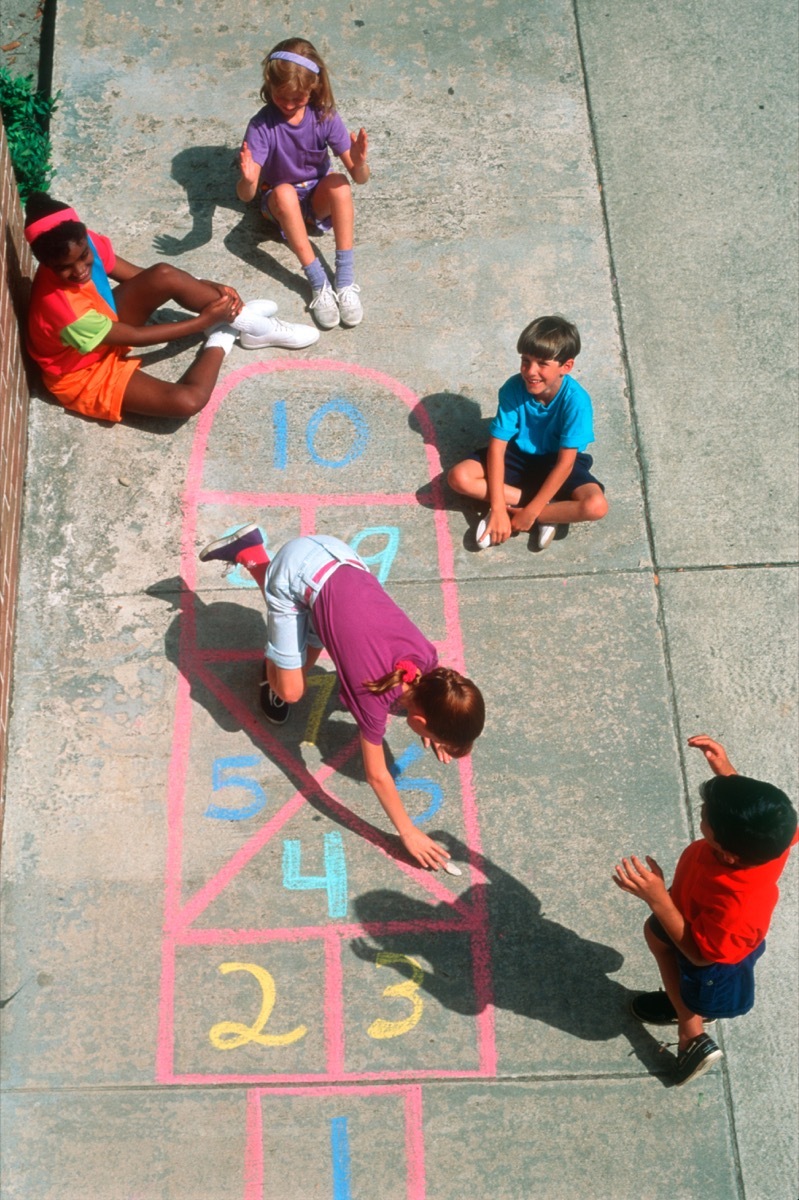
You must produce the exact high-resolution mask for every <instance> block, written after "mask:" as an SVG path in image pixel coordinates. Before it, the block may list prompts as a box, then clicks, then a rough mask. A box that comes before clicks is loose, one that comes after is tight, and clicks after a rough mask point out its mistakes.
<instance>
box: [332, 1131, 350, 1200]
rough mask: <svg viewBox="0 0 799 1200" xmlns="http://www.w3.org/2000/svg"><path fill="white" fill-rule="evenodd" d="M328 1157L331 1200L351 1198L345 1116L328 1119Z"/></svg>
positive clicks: (348, 1147)
mask: <svg viewBox="0 0 799 1200" xmlns="http://www.w3.org/2000/svg"><path fill="white" fill-rule="evenodd" d="M330 1157H331V1158H332V1160H333V1200H352V1167H351V1165H350V1135H349V1130H348V1128H347V1118H346V1117H331V1119H330Z"/></svg>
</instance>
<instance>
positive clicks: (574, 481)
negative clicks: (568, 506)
mask: <svg viewBox="0 0 799 1200" xmlns="http://www.w3.org/2000/svg"><path fill="white" fill-rule="evenodd" d="M470 457H471V458H474V459H476V460H477V462H480V463H482V464H483V469H484V470H486V469H487V467H486V463H487V460H488V449H487V448H486V449H485V450H475V452H474V454H472V455H471V456H470ZM557 460H558V456H557V454H527V453H526V451H524V450H520V449H519V447H518V445H517V443H516V442H508V444H507V446H506V447H505V483H506V484H507V485H508V486H509V487H517V488H519V490H520V491H521V493H522V497H521V501H520V503H521V505H522V507H524V505H525V504H529V503H530V501H531V500H532V498H533V496H535V494H536V493H537V492H538V490H539V488H540V487H541V484H542V483H543V482H544V480H545V479H546V477H547V475H549V473H550V471H551V470H552V468H553V467H554V466H555V463H556V462H557ZM593 465H594V460H593V458H592V457H591V455H590V454H583V453H582V452H578V454H577V458H576V459H575V463H574V466H573V467H572V472H571V475H570V476H569V477H568V479H567V480H565V482H564V483H563V484H562V485H561V487H560V488H558V490H557V492H555V495H554V496H553V497H552V500H570V499H571V498H572V496H573V495H574V492H575V490H576V489H577V488H578V487H582V485H583V484H584V483H595V484H596V485H597V487H600V488H601V489H602V491H603V492H604V490H605V485H604V484H603V483H600V482H599V480H598V479H597V478H596V477H595V476H593V475H592V474H591V467H592V466H593ZM550 503H551V502H550Z"/></svg>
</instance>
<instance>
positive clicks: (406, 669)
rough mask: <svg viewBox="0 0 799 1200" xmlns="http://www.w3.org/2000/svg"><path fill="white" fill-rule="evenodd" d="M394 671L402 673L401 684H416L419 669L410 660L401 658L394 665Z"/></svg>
mask: <svg viewBox="0 0 799 1200" xmlns="http://www.w3.org/2000/svg"><path fill="white" fill-rule="evenodd" d="M394 670H395V671H399V672H400V683H415V681H416V676H417V675H418V674H419V668H418V667H417V665H416V663H412V662H411V661H410V659H407V658H401V659H400V660H399V662H397V663H395V664H394Z"/></svg>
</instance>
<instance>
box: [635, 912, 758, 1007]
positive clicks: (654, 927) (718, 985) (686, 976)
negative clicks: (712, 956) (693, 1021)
mask: <svg viewBox="0 0 799 1200" xmlns="http://www.w3.org/2000/svg"><path fill="white" fill-rule="evenodd" d="M647 926H648V927H649V930H650V932H651V933H654V935H655V937H656V938H657V939H658V940H659V941H661V942H665V944H666V945H667V946H672V947H674V953H675V954H676V955H677V962H678V963H679V967H680V998H681V999H682V1002H683V1004H684V1005H685V1007H686V1008H690V1010H691V1012H693V1013H697V1014H698V1015H699V1016H700V1017H708V1018H710V1017H712V1018H714V1019H715V1018H721V1017H742V1016H743V1015H744V1013H748V1012H749V1010H750V1008H751V1007H752V1005H753V1004H754V1002H755V963H756V962H757V960H758V959H759V958H760V956H761V954H762V953H763V951H764V950H765V949H766V943H765V940H764V941H762V942H761V943H760V945H759V946H756V947H755V949H754V950H753V951H752V952H751V954H747V956H746V958H742V959H741V961H740V962H737V963H708V965H707V966H706V967H697V966H695V965H694V964H693V963H692V962H689V961H688V959H687V958H686V957H685V955H684V954H681V953H680V951H679V950H678V949H677V947H676V946H675V945H674V942H673V941H672V940H671V938H670V937H669V935H668V934H667V933H666V930H665V929H664V928H663V926H662V925H661V923H660V921H659V920H658V919H657V917H656V916H655V914H654V913H652V915H651V916H650V918H649V920H648V921H647Z"/></svg>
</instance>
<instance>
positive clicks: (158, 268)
mask: <svg viewBox="0 0 799 1200" xmlns="http://www.w3.org/2000/svg"><path fill="white" fill-rule="evenodd" d="M176 277H177V268H176V267H173V266H171V265H170V264H169V263H156V264H155V265H154V266H152V267H145V268H144V270H143V271H142V272H141V274H140V275H139V276H138V278H139V279H141V281H142V282H143V283H144V282H146V283H147V284H148V285H149V286H150V287H152V288H153V289H154V290H155V291H158V292H162V293H164V292H165V293H167V294H168V293H169V292H170V290H171V289H172V288H173V286H174V283H175V279H176Z"/></svg>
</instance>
